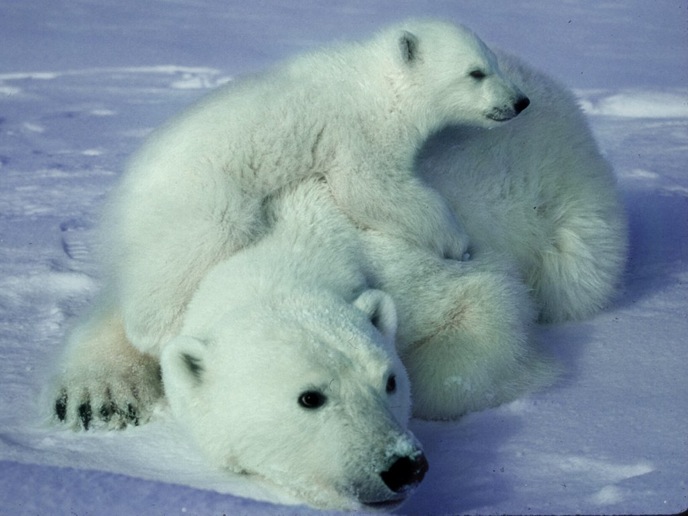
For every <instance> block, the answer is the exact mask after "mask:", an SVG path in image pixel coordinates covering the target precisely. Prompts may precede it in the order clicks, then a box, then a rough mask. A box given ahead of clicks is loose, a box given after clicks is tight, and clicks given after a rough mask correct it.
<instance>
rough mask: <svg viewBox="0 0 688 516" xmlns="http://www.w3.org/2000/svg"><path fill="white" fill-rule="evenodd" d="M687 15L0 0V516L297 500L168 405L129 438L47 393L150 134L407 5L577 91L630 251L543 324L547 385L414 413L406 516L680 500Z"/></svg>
mask: <svg viewBox="0 0 688 516" xmlns="http://www.w3.org/2000/svg"><path fill="white" fill-rule="evenodd" d="M687 11H688V6H687V5H686V3H685V0H665V1H658V2H646V1H645V0H629V1H625V2H597V1H596V0H581V1H562V2H541V1H535V0H512V1H510V2H497V1H494V0H491V1H483V0H467V1H462V2H454V1H451V0H442V1H437V2H418V1H417V0H414V1H411V0H395V1H393V2H392V1H386V0H372V1H371V0H354V1H349V2H337V3H326V2H315V1H313V0H299V1H295V2H288V3H286V2H277V1H275V0H266V1H261V2H239V1H236V0H234V1H231V2H225V1H222V0H174V1H172V0H169V1H163V0H151V1H147V2H137V1H134V0H116V1H115V0H73V1H68V0H27V1H24V2H4V3H3V5H2V6H0V356H2V360H1V361H0V514H70V513H73V514H80V515H83V514H103V515H108V514H113V515H114V514H153V515H156V514H223V513H224V514H297V513H298V514H303V513H304V512H306V511H307V509H305V508H303V507H293V506H291V507H290V506H281V505H275V504H274V503H275V502H280V501H282V502H284V501H288V500H285V499H282V498H280V497H279V496H276V495H275V494H274V493H272V491H271V490H269V489H268V488H266V487H265V486H262V485H260V484H259V483H256V482H253V481H251V480H249V479H246V478H242V477H236V476H229V475H227V474H224V473H222V472H219V471H215V470H213V469H212V468H211V467H210V466H208V465H207V464H206V463H204V462H203V460H202V459H201V457H200V455H199V454H198V452H197V451H196V450H195V449H193V447H192V446H191V445H190V444H189V443H188V441H187V440H186V439H185V438H184V436H183V435H181V433H180V431H179V430H178V428H177V425H176V424H175V422H174V421H173V420H172V418H171V417H170V415H169V413H168V412H167V411H165V410H161V411H160V413H158V414H157V415H156V417H155V420H154V422H152V423H151V424H149V425H146V426H143V427H138V428H133V429H129V430H126V431H122V432H115V433H83V432H82V433H73V432H71V431H68V430H64V429H62V428H60V427H59V426H55V425H54V424H52V423H51V422H50V421H49V420H48V419H47V417H46V407H47V406H48V403H47V402H46V400H45V398H44V397H43V396H44V394H43V393H44V387H45V382H46V378H47V375H48V374H49V371H50V367H51V365H52V363H54V360H55V356H56V354H57V353H58V352H59V349H60V342H61V339H62V336H63V334H64V332H65V329H66V327H68V325H69V324H70V323H71V322H73V320H74V317H75V316H76V315H77V314H79V313H81V312H83V311H84V310H85V308H86V307H87V306H88V303H89V301H90V300H91V299H93V296H94V293H95V292H96V291H97V288H98V282H99V280H98V273H97V270H96V267H95V265H94V261H93V256H92V254H91V240H92V237H93V228H94V225H95V223H96V221H97V214H98V210H99V207H100V206H101V203H102V201H103V198H104V196H105V195H106V193H107V191H108V190H109V189H110V188H111V187H112V185H113V184H114V182H115V180H116V179H117V176H118V174H119V172H120V171H121V170H122V165H123V162H124V160H125V158H126V156H127V155H128V154H130V153H131V152H132V151H133V150H134V149H135V148H136V147H137V146H138V145H139V144H140V142H141V139H142V137H143V136H144V135H145V134H147V133H148V132H149V131H150V130H151V128H153V127H155V126H156V125H158V124H160V123H161V122H162V121H163V120H165V119H166V118H167V117H168V116H170V115H171V114H173V113H174V112H176V111H178V110H179V109H181V108H182V107H183V106H185V105H187V104H189V103H190V102H191V101H193V100H194V99H196V98H198V97H199V96H200V95H202V94H203V93H205V92H206V91H207V90H208V89H209V88H212V87H213V86H215V85H217V84H220V83H222V82H224V81H228V80H231V78H232V77H234V76H236V75H238V74H241V73H246V72H250V71H253V70H258V69H261V68H263V67H265V66H267V65H269V64H270V63H273V62H274V61H276V60H278V59H280V58H283V57H286V56H288V55H291V54H293V53H295V52H299V51H303V50H306V49H309V48H313V47H315V46H317V45H319V44H321V43H324V42H327V41H330V40H331V39H332V38H333V37H338V38H342V39H349V38H356V37H360V36H362V35H365V34H368V33H370V32H371V31H372V30H374V29H376V28H377V27H379V26H381V25H383V24H385V23H388V22H391V21H393V20H397V19H400V18H403V17H407V16H410V15H415V16H426V15H427V16H440V17H444V18H448V19H450V20H453V21H456V22H462V23H465V24H466V25H468V26H470V27H472V28H473V29H475V30H476V32H478V34H480V35H481V36H482V37H483V39H485V40H486V41H488V42H490V43H491V44H494V45H497V46H501V47H503V48H507V49H509V50H511V51H512V52H514V53H516V54H518V55H520V56H522V57H523V58H524V59H525V60H526V61H528V62H530V63H531V64H533V65H535V66H537V67H539V68H541V69H543V70H545V71H548V72H549V73H551V74H552V75H554V76H555V77H558V78H559V79H561V80H562V81H563V82H564V83H566V84H568V85H569V86H570V87H572V88H573V89H574V91H575V92H576V93H577V95H578V96H579V98H580V100H581V104H582V106H583V107H584V109H585V111H586V113H587V114H588V116H589V120H590V123H591V125H592V127H593V130H594V132H595V134H596V136H597V138H598V139H599V141H600V144H601V147H602V149H603V151H604V152H605V154H606V155H607V156H608V158H609V159H610V160H611V162H612V164H613V165H614V168H615V171H616V173H617V176H618V179H619V185H620V188H621V190H622V191H623V194H624V199H625V203H626V207H627V210H628V213H629V218H630V232H631V235H630V236H631V250H630V261H629V264H628V268H627V273H626V282H625V286H624V288H623V289H622V291H621V293H620V295H619V297H618V299H617V300H616V302H615V303H614V304H613V306H611V307H610V308H609V309H608V310H606V311H605V312H603V313H602V314H600V315H598V316H597V317H595V318H593V319H591V320H587V321H583V322H578V323H569V324H563V325H552V326H547V327H541V328H539V329H538V337H539V340H540V341H541V343H542V346H543V347H544V348H545V349H546V350H547V351H548V352H549V353H550V354H551V355H553V356H554V357H556V358H557V359H558V360H559V361H560V362H561V364H562V365H563V367H564V370H565V373H564V375H563V377H562V379H561V380H560V381H559V382H558V383H557V384H556V385H555V386H553V387H552V388H549V389H546V390H545V391H543V392H539V393H536V394H533V395H530V396H527V397H524V398H522V399H519V400H517V401H515V402H513V403H510V404H508V405H506V406H502V407H499V408H496V409H492V410H486V411H484V412H481V413H476V414H471V415H469V416H467V417H465V418H463V419H461V420H460V421H456V422H443V423H440V422H423V421H413V422H412V429H413V430H414V432H415V433H416V435H417V436H418V438H419V439H420V440H421V442H423V443H424V446H425V449H426V452H427V455H428V459H429V461H430V471H429V473H428V475H427V477H426V480H425V482H424V483H423V485H422V486H421V487H420V489H419V490H418V492H417V493H416V494H415V495H414V497H413V498H412V499H411V500H410V501H409V502H408V503H407V504H406V505H404V506H403V507H402V508H401V509H399V511H398V512H400V513H404V514H457V513H465V514H488V513H491V514H494V513H511V514H529V513H532V514H535V513H550V514H573V513H609V514H612V513H626V514H628V513H672V512H673V513H675V512H678V511H681V510H683V509H686V508H687V507H688V485H687V482H688V432H686V426H687V425H686V423H688V382H686V381H685V372H684V370H685V364H686V362H687V359H688V344H687V341H686V335H687V334H688V289H687V288H686V284H687V282H688V169H687V168H686V167H687V164H688V30H687V27H688V12H687ZM257 500H264V501H257ZM266 500H267V501H266Z"/></svg>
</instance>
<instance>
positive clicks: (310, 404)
mask: <svg viewBox="0 0 688 516" xmlns="http://www.w3.org/2000/svg"><path fill="white" fill-rule="evenodd" d="M326 401H327V396H325V395H324V394H323V393H322V392H318V391H306V392H304V393H302V394H301V396H299V405H301V406H302V407H303V408H305V409H309V410H312V409H317V408H320V407H322V406H323V405H324V404H325V402H326Z"/></svg>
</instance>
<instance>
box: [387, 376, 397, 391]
mask: <svg viewBox="0 0 688 516" xmlns="http://www.w3.org/2000/svg"><path fill="white" fill-rule="evenodd" d="M396 390H397V377H396V375H393V374H390V375H389V378H387V385H386V386H385V391H386V392H387V394H393V393H394V392H396Z"/></svg>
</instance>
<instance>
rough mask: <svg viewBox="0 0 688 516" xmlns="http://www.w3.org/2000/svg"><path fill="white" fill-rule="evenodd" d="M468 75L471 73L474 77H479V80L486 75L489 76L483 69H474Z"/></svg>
mask: <svg viewBox="0 0 688 516" xmlns="http://www.w3.org/2000/svg"><path fill="white" fill-rule="evenodd" d="M468 75H470V76H471V77H473V78H474V79H478V80H480V79H484V78H485V77H487V74H486V73H485V72H483V71H482V70H473V71H472V72H471V73H469V74H468Z"/></svg>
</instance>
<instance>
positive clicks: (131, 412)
mask: <svg viewBox="0 0 688 516" xmlns="http://www.w3.org/2000/svg"><path fill="white" fill-rule="evenodd" d="M127 418H128V419H129V421H131V422H132V423H134V426H139V415H138V414H137V413H136V408H135V407H134V406H133V405H132V404H131V403H129V404H128V405H127Z"/></svg>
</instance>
